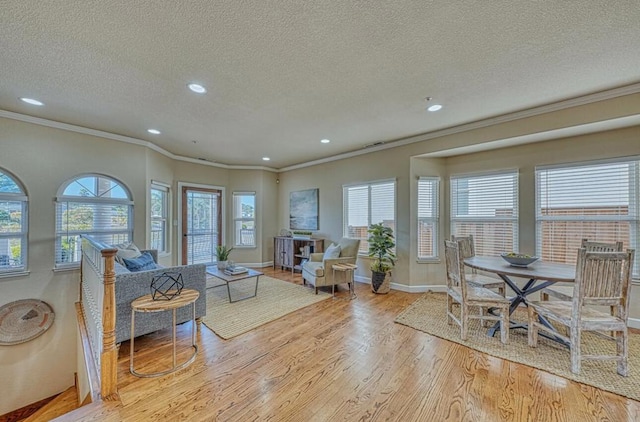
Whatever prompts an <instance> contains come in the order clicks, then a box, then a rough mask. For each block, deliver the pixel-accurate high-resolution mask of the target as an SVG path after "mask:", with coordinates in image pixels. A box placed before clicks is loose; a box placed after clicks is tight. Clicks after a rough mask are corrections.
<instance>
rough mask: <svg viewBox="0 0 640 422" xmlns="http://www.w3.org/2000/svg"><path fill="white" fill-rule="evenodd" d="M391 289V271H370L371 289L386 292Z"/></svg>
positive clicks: (381, 292)
mask: <svg viewBox="0 0 640 422" xmlns="http://www.w3.org/2000/svg"><path fill="white" fill-rule="evenodd" d="M390 289H391V272H390V271H388V272H379V271H371V291H372V292H373V293H378V294H387V293H389V290H390Z"/></svg>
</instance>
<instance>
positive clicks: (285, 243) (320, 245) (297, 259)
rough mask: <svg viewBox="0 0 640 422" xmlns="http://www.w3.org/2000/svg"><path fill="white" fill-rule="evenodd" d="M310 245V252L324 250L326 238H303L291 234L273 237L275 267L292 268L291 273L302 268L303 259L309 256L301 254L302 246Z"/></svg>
mask: <svg viewBox="0 0 640 422" xmlns="http://www.w3.org/2000/svg"><path fill="white" fill-rule="evenodd" d="M305 246H309V253H315V252H324V239H313V238H312V239H303V238H298V237H289V236H276V237H274V238H273V268H276V267H280V268H281V269H285V268H286V269H290V270H291V274H293V273H294V272H295V271H296V270H300V271H301V270H302V268H301V265H302V262H303V260H305V259H309V256H307V255H304V254H301V253H300V248H304V247H305Z"/></svg>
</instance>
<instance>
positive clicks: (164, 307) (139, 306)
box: [129, 289, 200, 378]
mask: <svg viewBox="0 0 640 422" xmlns="http://www.w3.org/2000/svg"><path fill="white" fill-rule="evenodd" d="M199 296H200V293H199V292H198V291H197V290H193V289H184V290H182V292H181V293H180V295H178V296H175V297H174V298H173V299H171V300H153V298H152V297H151V295H150V294H149V295H146V296H142V297H139V298H137V299H136V300H134V301H133V302H131V340H130V343H131V344H130V345H129V348H130V354H129V356H130V361H129V371H130V372H131V373H132V374H133V375H136V376H138V377H146V378H149V377H159V376H161V375H166V374H169V373H171V372H174V371H177V370H178V369H181V368H184V367H185V366H187V365H189V364H190V363H191V362H193V361H194V360H195V358H196V354H197V353H198V346H197V345H196V300H197V299H198V297H199ZM187 305H191V307H192V318H191V322H192V323H191V347H193V354H192V355H191V356H190V357H189V358H188V359H187V360H186V361H184V362H182V363H181V364H179V365H178V364H177V363H176V310H177V309H178V308H182V307H183V306H187ZM164 311H172V313H173V326H172V330H173V337H172V340H173V366H172V367H171V368H170V369H167V370H166V371H161V372H147V373H142V372H137V371H136V370H135V369H134V366H133V350H134V347H133V345H134V338H135V330H136V312H164Z"/></svg>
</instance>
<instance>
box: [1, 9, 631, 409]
mask: <svg viewBox="0 0 640 422" xmlns="http://www.w3.org/2000/svg"><path fill="white" fill-rule="evenodd" d="M3 17H6V16H5V15H4V12H3ZM636 76H637V75H636ZM636 82H637V77H636ZM2 92H3V96H4V94H5V90H3V91H2ZM6 92H11V95H10V96H11V97H12V100H13V99H14V98H13V97H17V96H18V95H13V90H6ZM19 95H26V94H19ZM7 96H9V95H7ZM15 110H16V109H15V108H14V109H13V110H12V111H10V109H9V107H7V109H6V110H0V145H2V146H3V148H2V151H3V152H2V154H1V155H0V170H1V171H6V172H8V173H9V174H11V175H12V176H14V177H15V178H16V179H17V180H18V181H19V182H20V183H21V184H22V185H23V186H24V188H25V190H26V193H27V197H28V212H29V219H28V268H27V270H28V271H27V272H26V273H25V274H21V275H20V276H12V277H6V278H2V280H1V281H0V298H2V299H1V302H0V305H2V304H5V303H9V302H11V301H14V300H19V299H24V298H38V299H41V300H44V301H46V302H48V303H49V304H50V305H51V306H52V307H53V308H54V309H55V311H56V316H55V323H54V325H53V326H52V328H51V329H50V330H49V331H48V332H47V333H46V334H45V335H43V336H41V337H40V338H38V339H35V340H33V341H31V342H27V343H23V344H20V345H16V346H11V347H7V346H3V347H2V348H1V349H0V355H1V358H0V370H1V371H2V373H3V377H4V376H6V378H5V379H7V380H12V382H10V383H3V384H2V385H1V386H0V397H2V399H1V400H0V403H1V406H0V414H4V413H6V412H10V411H12V410H14V409H17V408H19V407H21V406H24V405H27V404H29V403H33V402H36V401H38V400H40V399H42V398H45V397H49V396H51V395H53V394H56V393H59V392H61V391H63V390H64V389H65V388H67V387H69V386H70V385H72V384H73V382H74V371H75V368H76V359H75V356H76V347H77V343H76V337H77V333H76V313H75V308H74V304H75V302H76V301H77V300H78V295H79V291H78V286H79V270H78V269H77V268H76V269H72V270H67V271H61V270H54V263H55V247H54V243H55V227H56V222H55V218H56V212H55V198H56V197H57V196H58V195H59V193H60V192H59V189H60V187H61V186H62V185H63V184H64V183H65V182H66V181H68V180H70V179H72V178H74V177H77V176H78V175H81V174H103V175H107V176H109V177H112V178H114V179H116V180H118V181H120V182H122V183H123V185H125V186H126V187H127V188H128V189H129V190H130V192H131V194H132V197H133V202H134V205H133V209H134V214H133V240H134V241H135V242H136V243H139V244H140V245H144V246H148V245H149V243H150V237H151V222H150V218H149V207H150V194H149V187H150V184H151V182H152V181H160V182H162V183H165V184H167V185H168V186H169V190H170V197H171V207H170V211H171V221H172V222H173V220H177V215H178V213H179V208H178V199H177V196H178V183H189V184H194V185H205V186H214V187H221V188H223V189H224V192H225V201H224V204H223V206H224V210H225V213H226V215H227V216H230V215H231V214H232V212H231V211H232V208H231V207H232V204H231V201H230V200H229V198H230V197H231V194H232V193H233V192H255V193H256V210H257V212H256V226H257V227H258V230H257V232H256V248H252V249H238V250H235V251H234V256H233V258H234V260H235V261H236V262H238V263H240V264H246V265H253V266H257V267H260V266H269V265H270V263H271V262H272V260H273V237H274V236H276V235H278V233H279V232H280V230H281V229H283V228H288V227H289V195H290V193H291V192H294V191H298V190H302V189H310V188H314V189H318V190H319V230H317V231H316V232H315V233H314V236H317V237H321V238H324V239H327V240H331V241H337V240H339V239H340V238H341V237H342V236H343V233H344V227H343V225H344V220H343V211H344V210H343V186H345V185H351V184H358V183H369V182H375V181H379V180H395V183H396V192H395V194H396V196H395V200H396V203H395V208H396V239H397V255H398V263H397V266H396V268H395V269H394V272H393V289H394V290H396V291H404V292H407V293H421V292H424V291H426V290H428V289H430V288H434V287H435V288H437V287H441V286H443V285H444V277H445V276H444V263H443V262H442V261H439V260H434V261H421V260H419V259H418V251H417V246H416V244H417V240H416V237H417V234H416V233H417V208H416V203H417V188H416V185H417V180H418V177H425V176H435V177H439V178H440V180H441V192H440V196H439V198H440V201H441V203H440V210H441V213H440V217H439V221H438V242H439V244H442V243H443V241H444V239H446V238H448V236H449V234H450V222H449V212H450V205H449V191H448V187H447V185H448V181H449V178H450V177H451V176H452V175H458V174H468V173H482V172H488V171H498V170H504V169H517V172H518V175H519V181H518V187H519V198H520V204H519V210H520V214H519V220H518V228H519V244H518V249H519V250H521V251H527V252H530V253H533V252H535V250H536V243H535V242H536V217H535V183H534V178H535V167H536V166H542V165H553V164H563V163H579V162H586V161H594V160H596V161H598V160H605V159H619V158H621V157H637V156H638V155H640V141H639V139H640V122H639V121H638V116H640V87H639V86H638V84H637V83H636V84H635V85H630V84H625V85H624V86H622V87H620V88H616V89H609V90H591V91H588V92H583V95H575V96H574V97H573V98H572V99H571V100H567V101H555V102H553V103H550V104H546V105H543V106H539V107H529V108H528V110H526V112H517V111H513V112H511V113H505V114H503V115H502V116H501V117H500V118H493V119H492V118H487V119H481V120H478V121H476V122H475V124H469V125H463V124H460V125H457V129H456V130H449V131H447V130H446V129H442V130H434V131H432V132H430V133H426V134H420V135H416V136H407V137H403V138H402V139H400V140H398V141H396V142H388V143H383V144H382V145H379V146H373V147H369V148H366V149H358V150H353V151H347V152H340V153H337V154H335V155H334V156H332V157H323V158H322V159H320V160H319V161H318V160H309V161H308V162H302V161H301V162H298V163H295V164H291V165H284V166H281V167H268V166H266V164H265V163H256V164H254V165H250V166H249V165H245V164H242V165H233V164H227V163H224V162H222V163H214V162H211V161H202V160H199V159H198V156H190V157H186V156H182V155H180V154H174V153H172V152H170V151H168V150H167V149H164V148H160V147H157V146H156V145H155V144H154V143H153V138H150V139H151V140H146V138H145V139H140V138H134V137H129V136H122V135H117V134H114V133H110V132H108V131H100V130H96V129H93V128H85V127H82V126H81V125H73V124H68V123H64V122H57V121H55V119H49V118H40V117H38V115H37V113H34V112H33V111H31V110H30V109H20V111H19V112H17V111H15ZM114 132H115V131H114ZM256 138H257V137H256ZM381 139H382V138H381ZM184 141H185V142H186V143H191V141H190V140H188V139H184ZM277 152H278V151H277V149H275V150H274V151H273V152H272V154H274V155H275V154H277ZM212 155H213V156H215V151H213V152H212ZM273 158H275V157H273ZM224 224H225V230H226V233H228V234H229V235H228V240H229V241H231V239H230V233H232V231H233V230H232V221H231V219H229V218H227V219H226V220H225V222H224ZM170 232H171V233H170V239H171V242H170V245H171V247H170V254H168V255H165V256H161V257H160V263H161V264H164V265H171V264H177V263H178V262H179V257H180V252H179V233H180V232H179V229H178V227H177V226H175V225H173V224H172V225H171V230H170ZM368 267H369V265H368V258H366V257H361V258H360V259H359V262H358V270H357V273H356V279H357V280H359V281H362V282H367V280H368V278H369V277H370V273H369V271H368ZM637 295H638V290H637V286H635V285H634V287H633V288H632V290H631V302H632V304H634V305H632V309H631V315H630V317H631V322H630V325H632V326H635V327H640V308H639V307H638V306H637V300H635V299H637V297H638V296H637ZM70 357H71V358H70ZM52 362H55V364H52ZM34 386H37V388H34Z"/></svg>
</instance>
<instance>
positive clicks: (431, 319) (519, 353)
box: [395, 292, 640, 400]
mask: <svg viewBox="0 0 640 422" xmlns="http://www.w3.org/2000/svg"><path fill="white" fill-rule="evenodd" d="M446 309H447V305H446V295H445V294H444V293H433V292H428V293H425V294H424V295H423V296H422V297H420V299H418V300H417V301H415V302H414V303H413V304H411V305H410V306H409V307H408V308H407V309H406V310H404V311H403V312H402V313H401V314H400V315H399V316H398V317H397V318H396V320H395V322H397V323H400V324H403V325H406V326H409V327H411V328H415V329H416V330H420V331H423V332H425V333H428V334H432V335H434V336H436V337H440V338H443V339H446V340H450V341H453V342H455V343H459V344H462V345H465V346H467V347H470V348H472V349H476V350H479V351H481V352H484V353H487V354H489V355H492V356H496V357H499V358H503V359H507V360H510V361H513V362H518V363H522V364H525V365H529V366H532V367H534V368H537V369H542V370H544V371H547V372H550V373H552V374H555V375H559V376H561V377H564V378H568V379H571V380H574V381H577V382H581V383H583V384H588V385H591V386H594V387H598V388H601V389H603V390H606V391H610V392H612V393H615V394H619V395H622V396H625V397H629V398H631V399H634V400H640V336H639V335H637V334H631V335H630V336H629V373H630V374H629V376H628V377H622V376H620V375H618V373H617V372H616V363H615V362H599V361H590V360H583V361H582V369H581V372H580V374H579V375H576V374H573V373H572V372H571V369H570V368H571V362H570V357H569V349H568V348H566V347H564V346H561V345H560V344H558V343H556V342H554V341H551V340H548V339H546V338H544V337H538V347H537V348H532V347H529V346H528V345H527V332H526V331H525V330H522V329H515V330H511V331H510V332H509V343H508V344H506V345H503V344H502V343H500V334H499V333H496V335H495V337H488V336H487V328H483V327H480V322H479V321H478V320H472V321H471V323H470V325H469V327H470V328H469V337H468V339H467V341H462V340H461V339H460V327H459V326H458V325H457V324H455V323H454V324H452V325H449V324H447V318H446ZM511 319H512V320H519V321H526V319H527V313H526V309H525V308H520V309H517V310H516V312H515V313H514V314H513V315H512V316H511ZM603 350H606V351H607V352H606V353H612V352H614V351H615V343H614V342H612V341H606V340H603V339H602V338H600V337H596V336H593V335H591V334H583V338H582V353H583V354H597V353H598V351H600V352H601V351H603Z"/></svg>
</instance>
